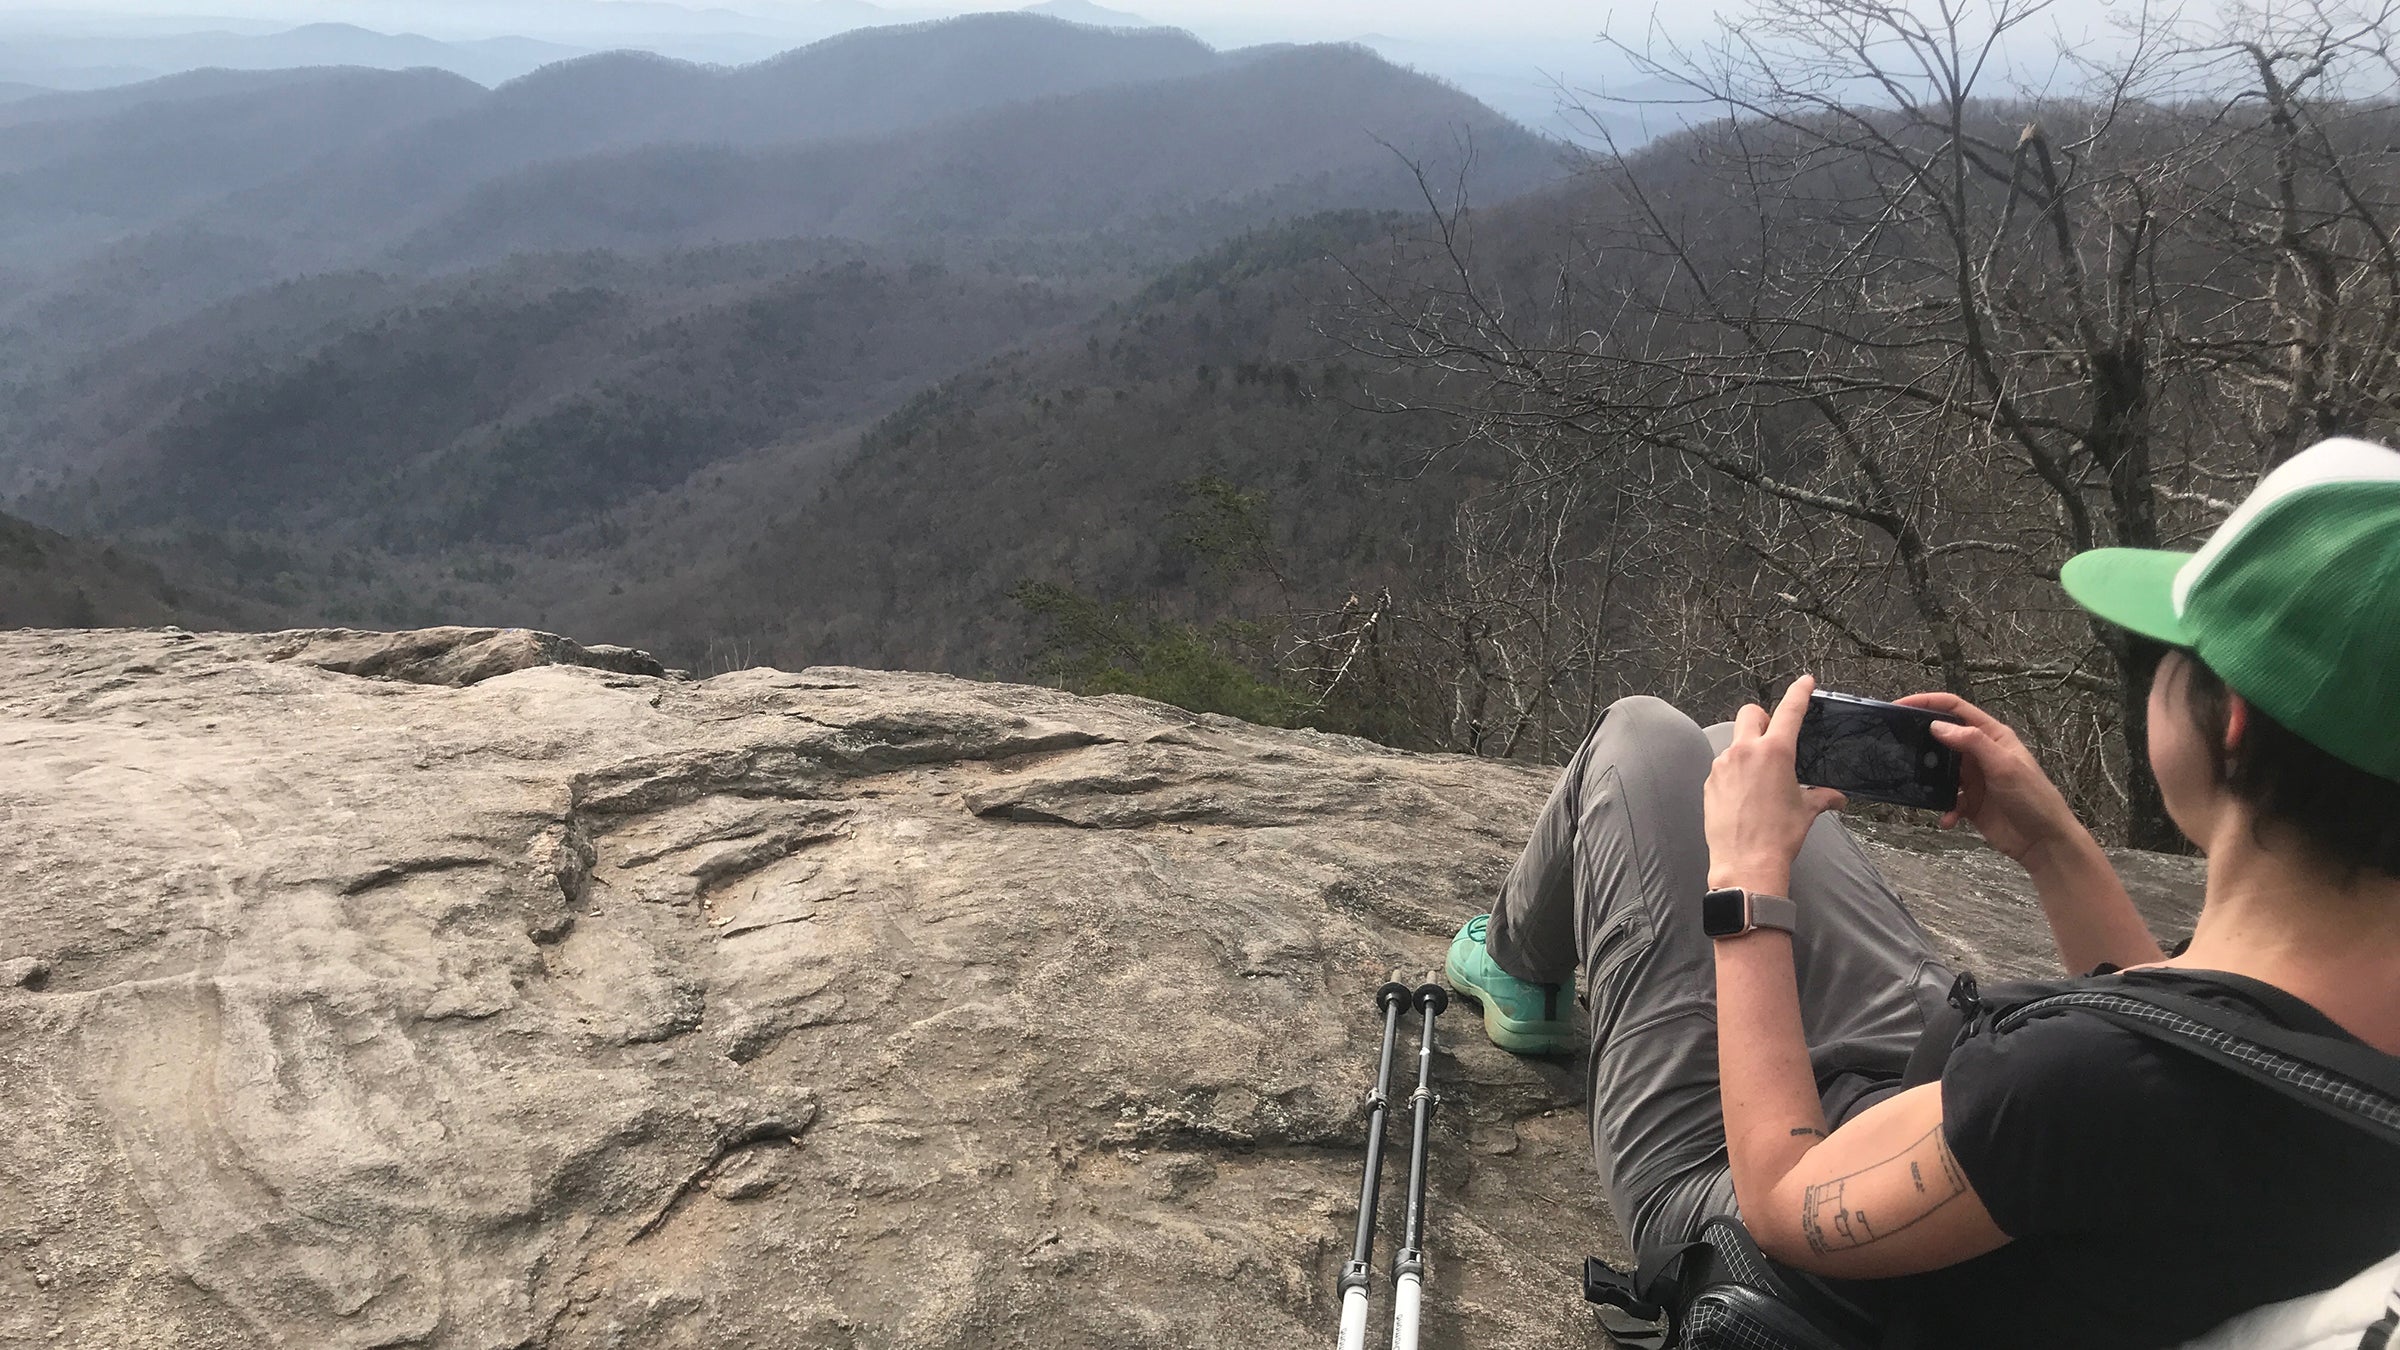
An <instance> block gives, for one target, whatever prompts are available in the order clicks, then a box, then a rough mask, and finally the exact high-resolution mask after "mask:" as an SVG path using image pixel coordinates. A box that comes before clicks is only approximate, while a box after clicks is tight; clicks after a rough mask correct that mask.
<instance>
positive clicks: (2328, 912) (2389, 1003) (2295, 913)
mask: <svg viewBox="0 0 2400 1350" xmlns="http://www.w3.org/2000/svg"><path fill="white" fill-rule="evenodd" d="M2238 814H2239V817H2240V818H2239V819H2233V820H2227V821H2225V822H2222V823H2221V824H2220V826H2219V828H2217V829H2215V830H2212V831H2211V832H2210V836H2211V837H2210V838H2209V839H2208V841H2207V843H2208V889H2207V893H2206V897H2205V899H2204V900H2203V901H2202V903H2201V907H2200V922H2199V925H2198V927H2196V928H2195V929H2194V930H2193V932H2192V942H2191V946H2189V947H2188V948H2186V949H2185V950H2184V953H2183V955H2181V956H2179V957H2176V958H2175V959H2173V960H2172V961H2169V962H2167V964H2168V965H2171V966H2177V967H2181V968H2184V969H2190V970H2223V971H2230V972H2232V973H2234V974H2237V975H2247V976H2249V977H2250V978H2252V979H2255V980H2262V981H2265V982H2266V983H2268V984H2271V985H2274V986H2275V987H2276V988H2278V989H2281V990H2283V991H2284V992H2285V993H2287V994H2291V995H2292V996H2294V997H2295V998H2299V999H2301V1000H2303V1001H2305V1002H2307V1003H2308V1004H2310V1005H2311V1006H2313V1007H2315V1008H2316V1009H2317V1010H2318V1011H2319V1012H2322V1013H2324V1014H2325V1015H2326V1016H2327V1017H2330V1018H2332V1019H2333V1020H2334V1021H2335V1022H2337V1023H2339V1024H2340V1025H2341V1026H2342V1028H2343V1029H2344V1030H2347V1031H2348V1032H2350V1034H2352V1035H2354V1036H2356V1037H2358V1038H2359V1039H2360V1040H2363V1041H2365V1042H2366V1043H2367V1044H2369V1045H2372V1046H2374V1047H2375V1048H2377V1049H2378V1050H2381V1051H2383V1052H2384V1053H2386V1054H2394V1055H2400V879H2395V878H2391V877H2385V876H2381V875H2379V874H2367V873H2361V874H2359V875H2357V876H2344V875H2343V874H2342V873H2340V872H2339V871H2337V870H2334V869H2331V868H2327V867H2325V866H2323V865H2321V864H2319V863H2318V862H2317V861H2316V860H2315V859H2314V858H2313V857H2312V856H2311V855H2310V854H2308V853H2307V851H2306V850H2304V849H2302V848H2300V847H2299V846H2298V845H2297V843H2296V842H2295V841H2292V840H2289V839H2279V838H2276V837H2274V836H2269V837H2267V838H2265V839H2263V840H2262V839H2261V838H2260V836H2259V834H2258V832H2257V831H2255V830H2254V829H2252V827H2251V821H2250V819H2249V817H2248V813H2247V812H2242V813H2238Z"/></svg>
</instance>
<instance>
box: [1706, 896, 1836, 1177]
mask: <svg viewBox="0 0 2400 1350" xmlns="http://www.w3.org/2000/svg"><path fill="white" fill-rule="evenodd" d="M1716 957H1717V1069H1718V1076H1719V1082H1720V1084H1721V1090H1722V1093H1723V1097H1724V1103H1725V1144H1726V1151H1727V1153H1728V1155H1729V1156H1730V1158H1731V1160H1732V1165H1733V1190H1734V1195H1735V1196H1736V1197H1737V1198H1738V1199H1739V1200H1740V1201H1741V1203H1742V1208H1743V1209H1744V1210H1745V1211H1749V1212H1758V1210H1759V1209H1760V1208H1761V1207H1763V1206H1764V1205H1765V1204H1766V1203H1767V1200H1768V1197H1769V1196H1770V1195H1771V1194H1772V1193H1773V1192H1774V1189H1775V1187H1776V1185H1777V1184H1778V1183H1779V1182H1781V1181H1782V1180H1783V1178H1784V1177H1785V1176H1787V1175H1788V1174H1789V1173H1790V1172H1791V1170H1792V1169H1793V1167H1795V1166H1796V1165H1798V1163H1799V1162H1800V1160H1801V1158H1802V1157H1804V1156H1806V1154H1807V1153H1808V1151H1809V1150H1810V1149H1812V1148H1814V1147H1816V1145H1817V1143H1818V1141H1819V1140H1821V1139H1823V1138H1824V1137H1825V1109H1824V1106H1823V1104H1822V1103H1821V1102H1820V1101H1819V1100H1818V1098H1817V1082H1816V1074H1815V1072H1814V1071H1813V1070H1812V1069H1811V1068H1810V1067H1809V1060H1808V1042H1807V1040H1806V1039H1805V1037H1804V1036H1803V1034H1802V1032H1801V1027H1800V989H1799V984H1798V982H1797V980H1796V979H1795V978H1794V977H1793V973H1792V939H1791V937H1790V936H1789V935H1788V934H1785V933H1781V932H1777V931H1775V930H1773V929H1760V930H1757V931H1754V932H1750V933H1746V934H1744V935H1742V936H1741V937H1737V938H1728V939H1725V940H1724V941H1721V942H1719V943H1717V951H1716Z"/></svg>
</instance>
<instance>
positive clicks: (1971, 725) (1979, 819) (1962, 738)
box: [1900, 692, 2089, 866]
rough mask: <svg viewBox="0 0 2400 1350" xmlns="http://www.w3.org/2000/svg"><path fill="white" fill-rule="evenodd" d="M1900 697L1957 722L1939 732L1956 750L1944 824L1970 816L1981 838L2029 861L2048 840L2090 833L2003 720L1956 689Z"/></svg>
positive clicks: (2013, 856)
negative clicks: (1952, 800) (1954, 795)
mask: <svg viewBox="0 0 2400 1350" xmlns="http://www.w3.org/2000/svg"><path fill="white" fill-rule="evenodd" d="M1900 703H1901V705H1902V706H1904V707H1910V708H1922V709H1926V710H1928V711H1932V712H1939V713H1944V714H1948V715H1949V717H1950V720H1952V721H1956V722H1958V723H1960V724H1961V729H1960V730H1957V731H1944V732H1941V733H1940V735H1941V737H1942V739H1943V740H1944V741H1946V742H1948V743H1949V744H1950V745H1951V746H1952V747H1954V748H1955V749H1957V750H1958V752H1959V756H1960V775H1959V792H1958V804H1957V805H1955V806H1953V807H1951V808H1950V812H1949V814H1947V815H1945V816H1943V817H1942V827H1943V828H1944V829H1948V828H1949V827H1951V826H1953V825H1956V824H1957V823H1958V822H1960V821H1962V820H1966V821H1972V822H1973V823H1974V825H1975V829H1976V832H1977V833H1979V834H1981V835H1982V836H1983V838H1984V842H1985V843H1988V844H1990V845H1991V846H1992V847H1993V848H1996V849H1998V850H2000V851H2001V852H2002V853H2005V854H2007V855H2008V856H2009V857H2011V858H2014V859H2016V860H2017V861H2018V862H2020V863H2026V864H2027V865H2029V866H2030V865H2031V863H2032V861H2033V859H2034V855H2035V854H2036V852H2037V851H2038V850H2040V849H2041V848H2042V847H2043V846H2044V845H2046V844H2049V843H2053V842H2055V841H2057V840H2060V839H2070V840H2072V839H2080V838H2085V837H2088V833H2089V832H2088V831H2086V830H2085V829H2084V828H2083V824H2082V822H2080V821H2078V820H2077V819H2076V818H2075V810H2074V808H2073V807H2071V806H2069V805H2068V804H2067V799H2066V796H2065V794H2063V793H2061V792H2060V791H2059V790H2058V785H2057V784H2055V783H2053V782H2051V781H2050V776H2049V775H2048V774H2046V773H2044V772H2042V766H2041V765H2040V764H2039V763H2037V762H2035V760H2034V757H2033V752H2032V751H2031V750H2028V749H2027V748H2026V747H2025V742H2024V741H2023V740H2022V739H2021V738H2020V737H2018V735H2017V733H2016V732H2015V730H2013V729H2012V728H2010V727H2009V726H2008V724H2007V723H2005V722H2002V721H2001V720H2000V719H1999V718H1996V717H1994V716H1992V715H1991V714H1990V713H1988V712H1985V711H1984V710H1983V709H1981V708H1978V707H1976V706H1975V705H1974V704H1972V703H1969V702H1967V701H1966V700H1965V699H1963V698H1960V697H1959V696H1958V695H1956V694H1947V693H1939V692H1936V693H1926V694H1911V695H1909V696H1908V697H1907V698H1904V699H1902V700H1900Z"/></svg>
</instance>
